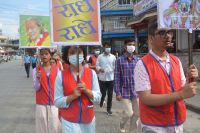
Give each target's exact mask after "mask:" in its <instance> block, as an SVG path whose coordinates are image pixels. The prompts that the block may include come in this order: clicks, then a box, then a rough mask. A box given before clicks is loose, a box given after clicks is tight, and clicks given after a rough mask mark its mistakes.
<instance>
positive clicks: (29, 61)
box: [24, 55, 31, 63]
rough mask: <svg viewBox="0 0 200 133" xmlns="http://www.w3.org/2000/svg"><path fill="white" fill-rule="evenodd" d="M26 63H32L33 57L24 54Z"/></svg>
mask: <svg viewBox="0 0 200 133" xmlns="http://www.w3.org/2000/svg"><path fill="white" fill-rule="evenodd" d="M24 63H31V57H30V56H29V55H25V56H24Z"/></svg>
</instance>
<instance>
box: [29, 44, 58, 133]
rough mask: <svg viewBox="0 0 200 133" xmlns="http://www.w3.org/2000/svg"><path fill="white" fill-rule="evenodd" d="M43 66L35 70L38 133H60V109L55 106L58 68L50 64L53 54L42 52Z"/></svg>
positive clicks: (34, 82)
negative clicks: (55, 85) (55, 84)
mask: <svg viewBox="0 0 200 133" xmlns="http://www.w3.org/2000/svg"><path fill="white" fill-rule="evenodd" d="M40 58H41V61H42V65H40V64H39V65H38V66H37V68H35V69H33V86H34V89H35V91H36V118H35V122H36V133H59V125H60V121H59V119H58V109H57V108H56V107H55V106H54V83H55V79H56V76H57V72H58V68H57V66H56V65H51V64H50V59H51V53H50V50H49V49H47V48H43V49H41V50H40Z"/></svg>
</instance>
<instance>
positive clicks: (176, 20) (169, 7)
mask: <svg viewBox="0 0 200 133" xmlns="http://www.w3.org/2000/svg"><path fill="white" fill-rule="evenodd" d="M158 14H159V15H158V23H159V28H169V29H196V28H199V26H200V0H165V1H164V0H158Z"/></svg>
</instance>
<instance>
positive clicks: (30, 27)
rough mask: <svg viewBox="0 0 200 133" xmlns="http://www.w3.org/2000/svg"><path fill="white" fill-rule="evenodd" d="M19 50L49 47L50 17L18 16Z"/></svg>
mask: <svg viewBox="0 0 200 133" xmlns="http://www.w3.org/2000/svg"><path fill="white" fill-rule="evenodd" d="M19 32H20V48H37V47H51V39H50V34H51V33H50V17H49V16H38V15H37V16H35V15H21V16H20V30H19Z"/></svg>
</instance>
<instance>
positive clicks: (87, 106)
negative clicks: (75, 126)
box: [59, 67, 94, 124]
mask: <svg viewBox="0 0 200 133" xmlns="http://www.w3.org/2000/svg"><path fill="white" fill-rule="evenodd" d="M62 77H63V88H64V96H69V95H71V94H72V93H73V91H74V89H75V88H76V86H77V82H76V81H75V80H74V77H73V75H72V73H71V71H70V68H69V67H68V68H67V69H65V70H64V71H63V72H62ZM81 81H83V82H84V83H85V84H86V87H87V88H88V89H90V90H92V71H91V69H89V68H86V67H84V72H83V75H82V78H81ZM93 106H94V105H93V103H92V102H91V101H90V99H89V98H88V97H87V96H86V95H85V94H84V93H82V94H81V96H80V97H79V98H78V99H76V100H74V101H72V102H71V103H70V105H69V107H68V108H65V109H64V108H59V113H60V115H61V117H62V118H63V119H65V120H67V121H70V122H74V123H86V124H88V123H90V122H91V121H92V120H93V118H94V107H93Z"/></svg>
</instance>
